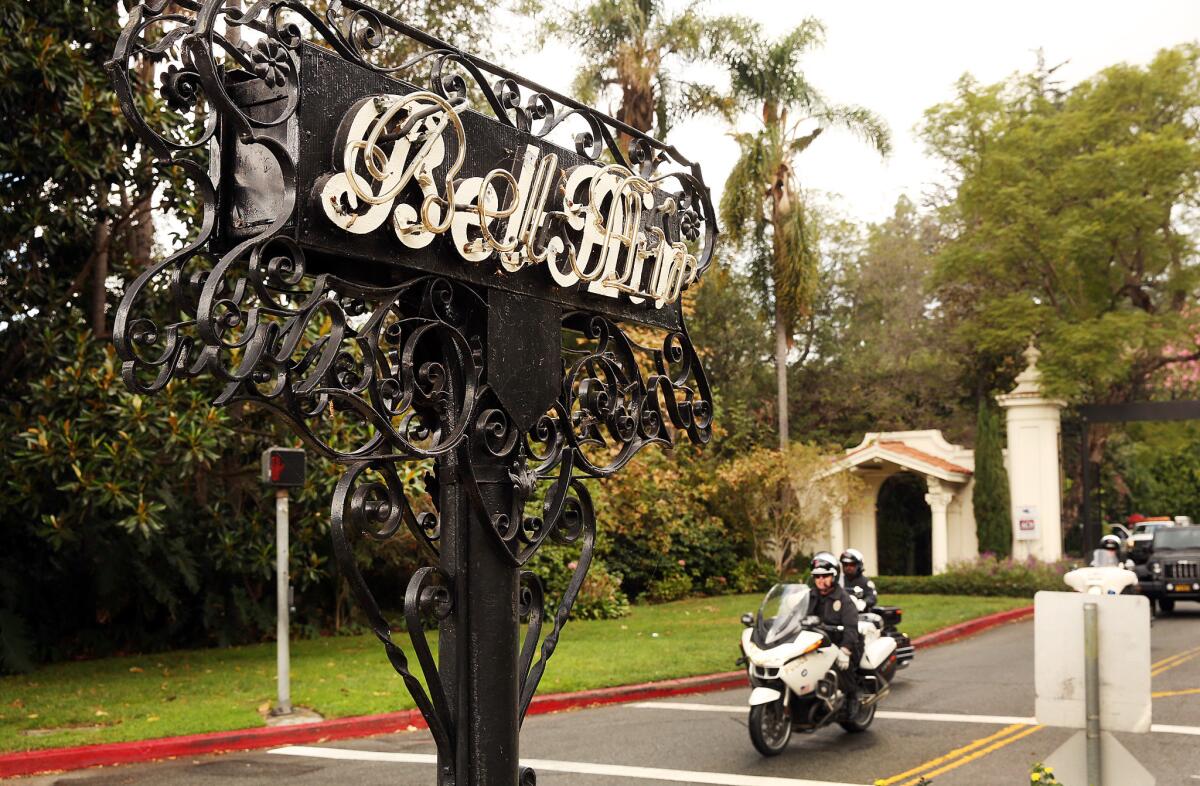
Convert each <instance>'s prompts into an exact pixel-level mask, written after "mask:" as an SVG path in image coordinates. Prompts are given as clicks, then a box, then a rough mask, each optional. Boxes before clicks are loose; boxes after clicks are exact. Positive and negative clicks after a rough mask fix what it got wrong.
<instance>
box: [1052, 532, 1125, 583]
mask: <svg viewBox="0 0 1200 786" xmlns="http://www.w3.org/2000/svg"><path fill="white" fill-rule="evenodd" d="M1132 567H1133V561H1132V560H1126V561H1125V562H1121V540H1120V539H1119V538H1118V537H1117V536H1116V535H1105V536H1104V537H1103V538H1101V539H1100V548H1098V549H1096V550H1095V551H1093V552H1092V564H1091V565H1089V566H1088V567H1086V568H1076V569H1075V570H1072V571H1070V572H1068V573H1067V574H1065V575H1064V576H1063V582H1064V583H1066V585H1067V586H1069V587H1070V588H1071V589H1073V590H1075V591H1076V592H1082V593H1084V594H1086V595H1122V594H1126V593H1129V592H1133V591H1135V588H1136V587H1137V586H1138V577H1137V574H1136V573H1134V572H1133V571H1132V570H1130V568H1132Z"/></svg>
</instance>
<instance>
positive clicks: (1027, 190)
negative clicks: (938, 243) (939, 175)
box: [924, 44, 1200, 401]
mask: <svg viewBox="0 0 1200 786" xmlns="http://www.w3.org/2000/svg"><path fill="white" fill-rule="evenodd" d="M1198 66H1200V48H1197V46H1195V45H1191V44H1188V45H1183V46H1179V47H1176V48H1174V49H1170V50H1165V51H1162V52H1160V53H1159V54H1158V56H1157V57H1155V58H1154V60H1153V61H1152V62H1151V63H1150V64H1149V65H1147V66H1144V67H1141V66H1130V65H1116V66H1112V67H1110V68H1107V69H1105V70H1104V71H1102V72H1100V73H1099V74H1097V75H1096V76H1095V77H1093V78H1091V79H1088V80H1086V81H1084V82H1081V83H1080V84H1078V85H1076V86H1075V87H1073V88H1071V89H1062V88H1061V87H1060V86H1059V85H1058V84H1056V83H1055V81H1054V70H1053V69H1047V68H1044V67H1043V68H1041V69H1039V70H1038V71H1036V72H1034V73H1032V74H1028V75H1023V76H1018V77H1014V78H1012V79H1010V80H1008V81H1006V82H1003V83H1000V84H995V85H990V86H984V85H980V84H978V83H977V82H975V81H974V80H973V79H971V78H969V77H964V78H963V79H961V80H960V81H959V83H958V86H957V93H958V94H957V97H956V98H955V99H954V100H953V101H951V102H948V103H945V104H941V105H938V106H936V107H933V108H932V109H930V110H929V111H928V112H927V113H926V122H925V126H924V137H925V140H926V141H927V143H928V144H929V147H930V150H931V151H932V152H933V153H934V154H935V155H937V156H938V157H939V158H941V159H942V160H943V161H944V162H945V164H946V169H947V172H948V174H949V177H950V178H951V181H952V184H953V190H952V198H951V199H950V200H949V201H948V202H946V203H945V205H944V207H943V210H942V222H943V226H944V227H945V229H946V232H947V234H948V237H949V239H948V241H947V242H946V243H945V244H944V245H943V247H942V248H941V250H940V252H939V254H938V257H937V280H936V287H937V296H938V300H939V302H940V305H941V307H942V308H943V309H944V313H945V316H946V321H947V324H948V325H949V326H950V327H951V329H952V330H953V331H954V334H955V336H956V337H957V339H958V347H959V350H960V351H961V352H962V353H963V354H964V355H965V356H966V357H968V358H970V362H969V363H968V364H967V365H966V366H965V367H964V371H965V375H966V376H967V378H984V379H989V378H990V379H992V380H995V379H996V375H997V373H998V372H999V373H1001V374H1003V373H1006V372H1008V373H1010V372H1011V370H1012V364H1013V363H1014V362H1015V357H1016V353H1017V352H1018V351H1019V350H1020V349H1021V347H1022V346H1024V344H1025V343H1026V342H1027V341H1028V340H1029V337H1030V336H1031V335H1035V334H1036V335H1037V336H1038V344H1039V346H1040V347H1041V349H1042V350H1043V352H1044V356H1045V371H1046V378H1047V381H1048V383H1049V384H1050V385H1051V386H1052V388H1053V391H1054V392H1056V393H1058V394H1060V395H1064V396H1067V397H1069V398H1071V399H1074V400H1089V401H1128V400H1132V399H1136V398H1144V397H1147V396H1149V395H1151V394H1152V393H1153V391H1152V390H1151V386H1152V382H1153V380H1154V378H1155V374H1156V372H1158V371H1159V370H1160V369H1162V368H1163V367H1165V366H1169V365H1171V364H1175V363H1180V362H1185V361H1188V360H1195V359H1196V358H1197V357H1200V346H1198V345H1197V343H1196V339H1195V336H1196V335H1197V334H1200V329H1197V328H1198V325H1197V318H1198V317H1200V314H1198V313H1197V312H1196V310H1195V308H1194V303H1195V296H1196V292H1197V285H1198V284H1200V265H1198V264H1197V257H1196V251H1197V247H1196V239H1197V238H1196V231H1195V227H1196V226H1197V218H1198V217H1200V216H1198V214H1197V208H1198V207H1200V191H1198V186H1200V68H1198Z"/></svg>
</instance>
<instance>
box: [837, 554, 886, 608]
mask: <svg viewBox="0 0 1200 786" xmlns="http://www.w3.org/2000/svg"><path fill="white" fill-rule="evenodd" d="M838 561H839V562H841V563H842V586H843V587H845V588H846V590H847V591H848V592H851V593H853V592H854V590H855V589H860V590H862V594H861V595H859V597H861V598H862V599H863V602H864V603H866V606H865V609H866V610H867V611H870V610H871V609H872V608H874V607H875V604H876V603H878V602H879V595H878V593H876V592H875V582H873V581H871V580H870V579H868V578H867V577H866V576H865V575H863V555H862V552H861V551H859V550H858V549H846V550H845V551H843V552H842V556H841V557H839V558H838Z"/></svg>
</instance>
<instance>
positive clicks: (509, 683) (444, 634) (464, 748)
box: [438, 455, 520, 786]
mask: <svg viewBox="0 0 1200 786" xmlns="http://www.w3.org/2000/svg"><path fill="white" fill-rule="evenodd" d="M458 469H459V466H458V456H457V455H447V456H445V457H443V458H442V459H441V460H440V461H439V463H438V475H439V487H440V492H439V493H440V497H441V520H442V557H441V560H442V570H444V571H446V573H447V574H448V575H449V576H450V579H451V581H452V582H453V584H454V597H455V603H454V611H453V613H452V614H451V616H450V617H449V618H447V619H446V620H444V621H443V623H442V625H441V629H440V633H439V641H440V645H439V660H440V663H441V666H440V670H441V673H442V680H443V684H444V685H445V688H446V694H447V699H448V701H449V702H450V704H451V706H454V707H456V708H457V712H456V717H457V719H458V723H457V725H456V727H455V751H456V758H457V766H456V767H454V768H448V767H447V766H446V765H445V763H444V762H441V761H439V766H438V784H439V786H514V785H515V784H516V783H517V777H518V772H517V768H518V761H519V754H518V736H519V733H520V720H519V717H518V713H519V709H518V708H519V706H520V704H519V701H520V675H519V669H518V649H519V643H520V642H519V638H518V637H519V619H518V612H517V598H518V590H519V582H520V574H519V571H518V569H517V568H516V566H515V565H513V563H512V560H511V559H510V558H509V557H508V555H507V554H506V553H505V552H504V551H503V550H502V549H501V548H500V547H498V546H497V544H496V543H495V538H494V537H490V536H489V533H488V532H487V531H486V529H485V527H486V525H485V524H484V522H481V521H478V520H477V518H478V517H477V515H476V514H475V512H474V511H473V510H472V509H471V507H470V505H469V504H468V500H467V497H466V493H465V489H464V488H463V486H462V484H461V483H460V482H459V479H458V474H457V472H458ZM497 469H499V468H498V467H497ZM502 489H503V486H502V485H501V484H485V485H483V488H482V490H483V492H484V493H485V494H487V493H488V492H489V491H491V492H493V493H502ZM455 770H456V771H457V772H458V773H460V774H461V779H460V781H459V782H458V783H456V782H455V781H454V779H453V774H452V773H453V772H454V771H455Z"/></svg>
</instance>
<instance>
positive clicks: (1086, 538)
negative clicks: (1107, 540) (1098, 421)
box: [1079, 419, 1100, 557]
mask: <svg viewBox="0 0 1200 786" xmlns="http://www.w3.org/2000/svg"><path fill="white" fill-rule="evenodd" d="M1088 441H1089V439H1088V422H1087V420H1086V419H1084V420H1081V421H1080V424H1079V479H1080V486H1081V488H1080V501H1079V517H1080V519H1081V520H1082V523H1083V527H1082V530H1083V531H1082V532H1081V533H1080V537H1081V539H1082V540H1083V544H1082V546H1083V556H1084V557H1087V556H1088V554H1089V552H1090V551H1091V550H1092V549H1094V548H1096V546H1097V545H1098V544H1099V542H1100V534H1099V533H1098V532H1097V531H1096V530H1097V529H1098V528H1097V526H1096V522H1095V521H1093V516H1092V455H1091V451H1090V450H1089V449H1088V448H1089V446H1088Z"/></svg>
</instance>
